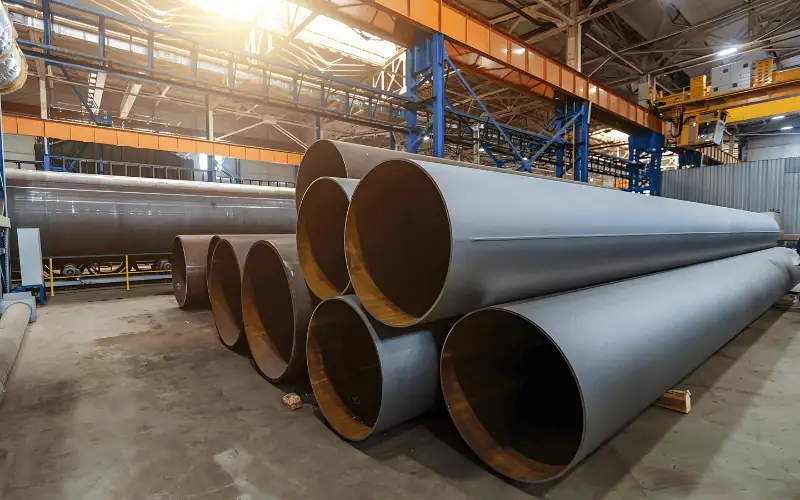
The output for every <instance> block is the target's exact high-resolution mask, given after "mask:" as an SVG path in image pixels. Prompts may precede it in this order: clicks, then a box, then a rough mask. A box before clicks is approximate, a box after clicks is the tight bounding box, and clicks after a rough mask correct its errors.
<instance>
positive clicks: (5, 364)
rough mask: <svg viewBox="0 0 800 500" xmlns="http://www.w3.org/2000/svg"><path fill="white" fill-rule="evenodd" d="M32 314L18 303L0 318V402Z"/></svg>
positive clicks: (28, 307) (24, 305)
mask: <svg viewBox="0 0 800 500" xmlns="http://www.w3.org/2000/svg"><path fill="white" fill-rule="evenodd" d="M32 313H33V311H32V310H31V306H29V305H28V304H25V303H24V302H19V303H17V304H12V305H10V306H8V308H7V309H6V312H4V313H3V317H2V318H0V402H1V401H2V400H3V397H4V396H5V395H6V384H7V383H8V376H9V375H10V374H11V369H12V368H13V367H14V361H16V360H17V354H18V353H19V348H20V345H21V344H22V338H23V337H24V336H25V330H26V329H27V328H28V323H29V322H30V320H31V314H32Z"/></svg>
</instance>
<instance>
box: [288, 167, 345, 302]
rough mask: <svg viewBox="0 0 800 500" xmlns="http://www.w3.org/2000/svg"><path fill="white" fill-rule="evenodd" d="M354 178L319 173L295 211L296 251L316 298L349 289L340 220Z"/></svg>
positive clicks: (335, 295) (342, 226)
mask: <svg viewBox="0 0 800 500" xmlns="http://www.w3.org/2000/svg"><path fill="white" fill-rule="evenodd" d="M357 184H358V181H357V180H355V179H340V178H336V177H320V178H319V179H317V180H315V181H314V182H312V183H311V185H310V186H309V187H308V190H307V191H306V194H305V195H304V196H303V201H302V203H301V206H300V210H299V212H298V213H297V251H298V252H299V254H300V265H301V266H302V267H303V272H304V273H305V276H306V282H307V283H308V287H309V288H310V289H311V291H312V292H314V294H315V295H316V296H317V297H319V298H320V299H330V298H333V297H337V296H339V295H345V294H347V293H352V287H351V286H350V275H348V274H347V262H345V256H344V223H345V219H346V217H347V208H348V207H349V206H350V197H351V196H352V195H353V191H355V189H356V185H357Z"/></svg>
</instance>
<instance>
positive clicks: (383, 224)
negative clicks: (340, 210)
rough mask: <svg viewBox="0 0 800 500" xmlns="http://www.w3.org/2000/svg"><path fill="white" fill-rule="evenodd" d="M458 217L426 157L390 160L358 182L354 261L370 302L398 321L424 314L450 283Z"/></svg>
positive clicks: (353, 270)
mask: <svg viewBox="0 0 800 500" xmlns="http://www.w3.org/2000/svg"><path fill="white" fill-rule="evenodd" d="M451 241H452V239H451V230H450V217H449V214H448V212H447V206H446V204H445V201H444V198H443V196H442V194H441V192H440V191H439V188H438V187H437V185H436V182H435V181H434V180H433V179H432V178H431V177H430V176H429V175H428V173H427V172H426V171H425V170H424V169H423V168H422V167H420V166H419V165H417V164H415V163H413V162H410V161H407V160H390V161H386V162H384V163H381V164H380V165H378V166H377V167H375V168H374V169H372V170H371V171H370V172H369V173H368V174H367V175H366V176H365V177H364V178H363V179H362V180H361V182H360V183H359V185H358V187H357V188H356V190H355V192H354V194H353V198H352V201H351V203H350V210H349V211H348V213H347V220H346V224H345V248H346V257H347V267H348V270H349V272H350V279H351V281H352V284H353V288H354V290H355V291H356V293H357V294H358V297H359V299H360V300H361V303H362V305H363V306H364V308H365V309H366V310H368V311H369V312H370V314H372V315H373V316H374V317H375V318H376V319H378V320H379V321H381V322H382V323H385V324H387V325H390V326H398V327H402V326H411V325H414V324H417V323H419V322H421V321H422V320H423V319H424V318H425V317H426V316H427V315H428V313H429V312H430V311H431V309H433V307H434V306H435V305H436V303H437V301H438V300H439V297H440V296H441V293H442V291H443V289H444V286H445V280H446V279H447V274H448V272H449V269H450V257H451V251H452V243H451Z"/></svg>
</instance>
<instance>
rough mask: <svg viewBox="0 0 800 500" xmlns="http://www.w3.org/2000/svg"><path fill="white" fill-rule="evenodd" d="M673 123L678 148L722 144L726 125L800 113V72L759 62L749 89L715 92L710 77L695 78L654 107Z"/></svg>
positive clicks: (769, 61) (663, 97)
mask: <svg viewBox="0 0 800 500" xmlns="http://www.w3.org/2000/svg"><path fill="white" fill-rule="evenodd" d="M652 107H653V109H654V110H655V112H656V113H657V114H658V115H660V117H661V118H663V119H664V120H667V121H668V122H669V123H671V126H672V131H671V134H672V136H673V138H675V141H676V143H677V146H678V147H682V148H692V149H697V148H701V147H704V146H709V145H719V144H720V143H721V142H722V134H723V132H724V130H725V126H726V125H730V124H732V123H741V122H746V121H750V120H756V119H763V118H769V117H771V116H776V115H785V114H790V113H795V112H800V69H791V70H785V71H775V72H773V71H772V59H764V60H762V61H757V62H756V65H755V70H754V72H753V74H752V76H751V85H750V87H748V88H744V89H739V90H731V91H728V92H718V93H712V92H711V87H710V86H708V85H707V82H706V76H705V75H702V76H698V77H694V78H692V81H691V84H690V87H689V89H688V90H685V91H683V92H680V93H677V94H672V95H668V96H659V97H658V99H656V100H655V102H653V104H652Z"/></svg>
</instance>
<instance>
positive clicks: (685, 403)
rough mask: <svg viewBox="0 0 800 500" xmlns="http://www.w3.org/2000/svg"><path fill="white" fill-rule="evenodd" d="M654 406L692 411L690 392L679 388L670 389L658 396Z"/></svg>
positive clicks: (678, 410)
mask: <svg viewBox="0 0 800 500" xmlns="http://www.w3.org/2000/svg"><path fill="white" fill-rule="evenodd" d="M655 405H656V406H660V407H661V408H666V409H668V410H672V411H677V412H680V413H689V412H690V411H692V393H691V392H689V391H682V390H680V389H670V390H668V391H667V392H665V393H664V395H663V396H661V397H660V398H658V400H657V401H656V402H655Z"/></svg>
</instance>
